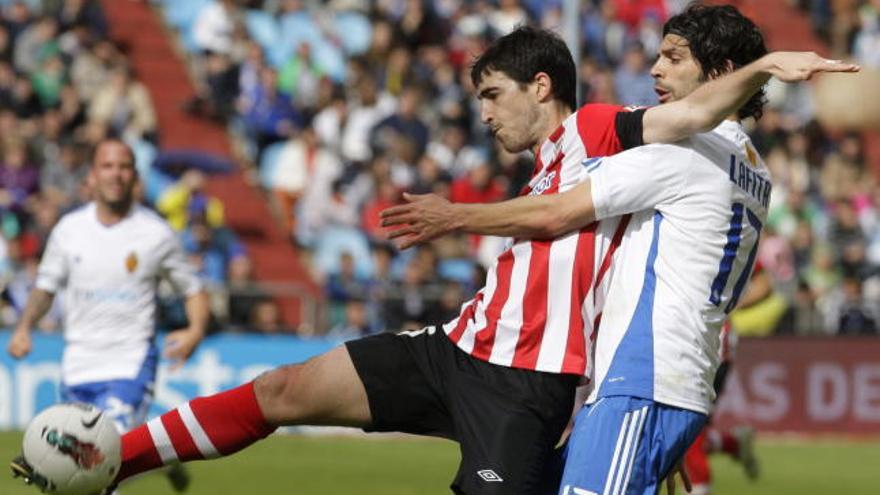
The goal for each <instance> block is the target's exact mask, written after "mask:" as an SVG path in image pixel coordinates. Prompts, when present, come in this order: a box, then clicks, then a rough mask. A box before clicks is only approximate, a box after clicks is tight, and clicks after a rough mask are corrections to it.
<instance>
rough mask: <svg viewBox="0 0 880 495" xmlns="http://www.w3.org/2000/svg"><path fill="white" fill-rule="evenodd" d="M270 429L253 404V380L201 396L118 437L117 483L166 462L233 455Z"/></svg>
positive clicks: (258, 408)
mask: <svg viewBox="0 0 880 495" xmlns="http://www.w3.org/2000/svg"><path fill="white" fill-rule="evenodd" d="M273 431H275V427H274V426H271V425H269V424H267V423H266V420H265V419H264V418H263V412H262V411H260V406H259V404H257V397H256V395H254V383H253V382H249V383H246V384H244V385H242V386H240V387H237V388H234V389H232V390H227V391H226V392H221V393H219V394H216V395H212V396H210V397H200V398H198V399H194V400H192V401H191V402H187V403H186V404H184V405H182V406H180V407H178V408H177V409H174V410H172V411H168V412H167V413H165V414H163V415H162V416H160V417H158V418H153V419H152V420H150V421H149V422H148V423H146V424H143V425H140V426H139V427H137V428H135V429H134V430H132V431H130V432H128V433H126V434H125V435H123V436H122V468H121V469H120V471H119V475H118V476H117V477H116V481H117V482H119V481H122V480H124V479H126V478H129V477H131V476H134V475H136V474H139V473H143V472H144V471H149V470H151V469H155V468H157V467H160V466H163V465H165V464H169V463H171V462H177V461H179V462H185V461H193V460H199V459H212V458H215V457H221V456H227V455H230V454H234V453H235V452H238V451H239V450H241V449H243V448H245V447H247V446H248V445H250V444H252V443H254V442H256V441H257V440H261V439H263V438H266V437H267V436H268V435H269V434H270V433H272V432H273Z"/></svg>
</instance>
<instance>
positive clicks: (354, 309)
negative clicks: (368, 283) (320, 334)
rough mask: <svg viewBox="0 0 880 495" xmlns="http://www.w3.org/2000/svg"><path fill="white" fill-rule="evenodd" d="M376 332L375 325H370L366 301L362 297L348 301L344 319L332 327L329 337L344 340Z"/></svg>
mask: <svg viewBox="0 0 880 495" xmlns="http://www.w3.org/2000/svg"><path fill="white" fill-rule="evenodd" d="M374 332H375V330H374V327H373V326H372V325H370V318H369V314H368V312H367V304H366V302H364V300H363V299H360V298H353V299H349V300H348V301H346V303H345V308H344V317H343V320H342V321H341V322H339V323H338V324H336V325H333V326H332V327H330V331H329V332H327V337H329V338H332V339H338V340H343V341H344V340H352V339H357V338H360V337H365V336H367V335H370V334H371V333H374Z"/></svg>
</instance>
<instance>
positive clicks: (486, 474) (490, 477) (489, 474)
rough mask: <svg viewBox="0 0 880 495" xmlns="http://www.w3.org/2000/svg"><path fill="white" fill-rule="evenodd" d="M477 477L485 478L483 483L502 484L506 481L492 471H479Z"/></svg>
mask: <svg viewBox="0 0 880 495" xmlns="http://www.w3.org/2000/svg"><path fill="white" fill-rule="evenodd" d="M477 476H479V477H480V478H483V481H488V482H490V483H501V482H502V481H504V480H503V479H501V476H498V473H496V472H495V471H492V470H491V469H482V470H480V471H477Z"/></svg>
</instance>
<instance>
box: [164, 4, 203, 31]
mask: <svg viewBox="0 0 880 495" xmlns="http://www.w3.org/2000/svg"><path fill="white" fill-rule="evenodd" d="M164 4H165V6H164V13H165V19H166V20H167V21H168V24H171V25H172V26H174V27H175V28H177V29H179V30H181V32H186V31H189V30H190V28H191V27H192V25H193V23H194V22H195V21H196V18H197V17H198V16H199V12H201V10H202V9H203V8H205V7H207V6H208V5H210V4H211V0H183V1H180V0H177V1H166V2H164Z"/></svg>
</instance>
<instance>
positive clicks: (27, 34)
mask: <svg viewBox="0 0 880 495" xmlns="http://www.w3.org/2000/svg"><path fill="white" fill-rule="evenodd" d="M57 34H58V22H57V21H55V19H53V18H52V17H49V16H45V17H42V18H40V19H39V20H37V21H36V22H34V23H33V24H31V25H30V26H29V27H27V28H26V29H25V30H24V32H22V33H21V35H20V36H17V37H15V52H14V61H15V67H16V68H18V70H20V71H23V72H25V73H31V72H33V71H35V70H37V69H38V68H39V67H40V62H41V61H42V60H44V59H45V58H46V57H49V56H52V55H56V54H58V51H59V50H58V42H57V40H56V36H57Z"/></svg>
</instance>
